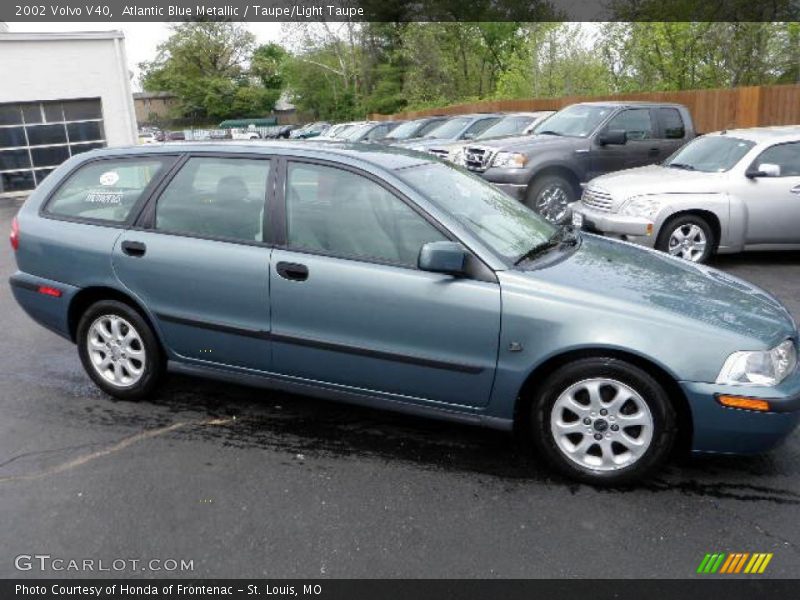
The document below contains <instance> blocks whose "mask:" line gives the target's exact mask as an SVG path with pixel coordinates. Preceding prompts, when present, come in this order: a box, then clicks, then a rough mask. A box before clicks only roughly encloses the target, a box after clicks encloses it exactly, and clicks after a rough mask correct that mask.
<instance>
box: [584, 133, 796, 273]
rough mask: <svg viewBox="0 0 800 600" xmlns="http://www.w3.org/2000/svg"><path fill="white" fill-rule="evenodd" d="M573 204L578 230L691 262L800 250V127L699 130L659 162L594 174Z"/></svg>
mask: <svg viewBox="0 0 800 600" xmlns="http://www.w3.org/2000/svg"><path fill="white" fill-rule="evenodd" d="M572 210H573V223H574V224H575V225H579V226H581V227H583V228H584V229H587V230H590V231H598V232H601V233H605V234H609V235H612V236H615V237H620V238H622V239H625V240H628V241H631V242H635V243H639V244H643V245H646V246H653V247H655V248H657V249H659V250H663V251H664V252H669V253H670V254H672V255H673V256H678V257H681V258H684V259H687V260H691V261H694V262H705V261H706V260H708V258H709V257H710V256H711V255H712V254H714V253H715V252H718V253H720V254H724V253H733V252H743V251H746V250H788V249H800V127H797V126H793V127H762V128H754V129H738V130H730V131H722V132H718V133H712V134H709V135H705V136H703V137H700V138H697V139H695V140H694V141H692V142H690V143H689V144H687V145H685V146H684V147H683V148H681V149H680V150H678V151H677V152H676V153H675V154H673V155H672V157H670V158H669V159H667V161H665V162H664V163H663V164H661V165H653V166H649V167H641V168H637V169H629V170H626V171H618V172H616V173H610V174H608V175H603V176H601V177H597V178H596V179H593V180H592V181H590V182H589V183H588V185H587V186H586V189H585V190H584V192H583V196H582V198H581V200H580V201H579V202H576V203H574V204H573V205H572Z"/></svg>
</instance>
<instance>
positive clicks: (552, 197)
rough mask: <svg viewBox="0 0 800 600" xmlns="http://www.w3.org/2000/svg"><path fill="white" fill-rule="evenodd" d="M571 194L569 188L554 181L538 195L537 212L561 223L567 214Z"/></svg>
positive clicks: (549, 219) (554, 221) (551, 220)
mask: <svg viewBox="0 0 800 600" xmlns="http://www.w3.org/2000/svg"><path fill="white" fill-rule="evenodd" d="M568 204H569V195H568V194H567V190H565V189H564V187H563V186H562V185H560V184H558V183H553V184H551V185H548V186H547V187H546V188H544V189H543V190H542V191H541V192H539V195H538V196H537V197H536V204H535V208H536V212H537V213H539V214H540V215H542V216H543V217H544V218H545V219H547V220H548V221H550V222H551V223H560V222H561V221H563V220H564V217H565V216H566V215H567V206H568Z"/></svg>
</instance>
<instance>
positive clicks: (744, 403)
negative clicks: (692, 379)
mask: <svg viewBox="0 0 800 600" xmlns="http://www.w3.org/2000/svg"><path fill="white" fill-rule="evenodd" d="M717 402H719V403H720V404H722V406H727V407H729V408H743V409H745V410H759V411H762V412H768V411H769V402H767V401H766V400H760V399H759V398H747V397H746V396H728V395H726V394H719V395H717Z"/></svg>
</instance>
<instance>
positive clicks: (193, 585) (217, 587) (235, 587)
mask: <svg viewBox="0 0 800 600" xmlns="http://www.w3.org/2000/svg"><path fill="white" fill-rule="evenodd" d="M723 597H724V598H725V600H751V599H752V600H755V599H759V600H768V599H770V598H776V599H780V600H788V599H789V598H797V597H800V580H785V579H784V580H769V579H760V578H758V576H756V577H748V576H740V577H737V576H731V577H730V578H727V579H726V578H722V577H720V578H715V579H694V580H655V579H653V580H641V579H640V580H611V579H601V580H589V579H575V580H563V581H559V580H552V579H540V580H438V579H437V580H391V579H376V580H363V579H362V580H356V579H352V580H281V579H275V580H211V579H199V580H166V579H165V580H152V581H147V580H110V579H109V580H103V579H97V580H46V579H44V580H39V581H35V580H8V579H7V580H2V582H0V598H3V600H10V599H12V598H13V599H20V598H29V599H35V600H74V599H86V598H98V599H102V600H118V599H123V598H125V599H128V600H131V599H139V598H165V599H171V600H172V599H174V600H178V599H211V598H215V599H217V598H222V599H225V598H230V599H233V600H244V599H245V598H247V599H251V600H252V599H254V598H263V599H265V600H286V599H288V598H303V599H306V600H312V599H320V600H360V599H362V598H363V599H366V600H409V599H413V600H449V599H453V600H561V599H563V600H574V599H576V598H590V599H591V600H661V599H673V598H674V599H675V600H709V598H723Z"/></svg>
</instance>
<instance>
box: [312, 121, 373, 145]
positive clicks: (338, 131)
mask: <svg viewBox="0 0 800 600" xmlns="http://www.w3.org/2000/svg"><path fill="white" fill-rule="evenodd" d="M365 123H367V121H349V122H347V123H337V124H336V125H331V127H330V129H328V130H327V131H326V132H325V133H323V134H322V135H320V136H317V140H318V141H320V142H322V141H326V140H327V141H341V140H342V139H343V138H344V136H345V135H346V134H347V133H349V132H351V131H353V130H354V129H355V128H356V127H360V126H361V125H364V124H365Z"/></svg>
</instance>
